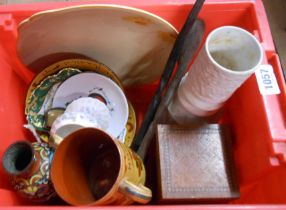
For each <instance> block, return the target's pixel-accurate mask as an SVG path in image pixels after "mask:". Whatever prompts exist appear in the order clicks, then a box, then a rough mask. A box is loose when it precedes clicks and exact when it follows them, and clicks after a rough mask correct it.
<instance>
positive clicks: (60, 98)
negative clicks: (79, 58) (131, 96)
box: [52, 72, 128, 138]
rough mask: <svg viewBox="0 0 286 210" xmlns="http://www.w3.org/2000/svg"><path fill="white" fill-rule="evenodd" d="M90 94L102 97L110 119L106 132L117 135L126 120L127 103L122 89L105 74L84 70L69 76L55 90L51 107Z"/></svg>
mask: <svg viewBox="0 0 286 210" xmlns="http://www.w3.org/2000/svg"><path fill="white" fill-rule="evenodd" d="M92 94H97V95H99V96H100V97H102V99H103V100H104V102H105V104H106V106H107V108H108V110H109V112H110V115H111V121H110V124H109V127H108V129H107V130H106V132H107V133H109V134H110V135H111V136H112V137H114V138H116V137H118V136H119V135H120V133H121V132H122V131H123V130H124V128H125V125H126V123H127V120H128V103H127V99H126V97H125V95H124V92H123V91H122V89H121V88H120V87H119V86H118V85H117V84H116V83H115V82H113V81H112V80H111V79H109V78H107V77H105V76H102V75H100V74H95V73H92V72H86V73H81V74H78V75H75V76H73V77H70V78H69V79H67V80H66V81H64V82H63V83H62V84H61V85H60V86H59V88H58V89H57V90H56V92H55V94H54V98H53V104H52V107H60V108H66V107H67V106H68V105H69V104H70V103H71V102H72V101H74V100H75V99H78V98H81V97H87V96H90V95H92Z"/></svg>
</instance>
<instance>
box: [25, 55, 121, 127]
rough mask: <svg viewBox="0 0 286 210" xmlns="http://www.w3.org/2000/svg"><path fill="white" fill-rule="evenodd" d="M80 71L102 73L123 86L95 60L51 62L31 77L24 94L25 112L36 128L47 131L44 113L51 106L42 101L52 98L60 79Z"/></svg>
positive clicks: (108, 70) (106, 68)
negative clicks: (25, 94)
mask: <svg viewBox="0 0 286 210" xmlns="http://www.w3.org/2000/svg"><path fill="white" fill-rule="evenodd" d="M63 69H65V70H64V71H63ZM68 69H70V70H68ZM79 69H80V70H79ZM62 71H63V72H62ZM82 71H92V72H95V73H99V74H102V75H104V76H106V77H108V78H110V79H112V80H113V81H114V82H116V84H117V85H118V86H119V87H121V88H123V87H122V84H121V82H120V80H119V79H118V77H117V76H116V75H115V74H114V73H113V72H112V71H111V70H110V69H109V68H108V67H106V66H105V65H103V64H101V63H98V62H96V61H91V60H87V59H68V60H63V61H60V62H57V63H55V64H52V65H51V66H49V67H47V68H45V69H44V70H43V71H42V72H40V73H39V74H38V75H37V76H36V77H35V78H34V79H33V81H32V82H31V84H30V87H29V89H28V92H27V96H26V107H25V114H26V115H27V118H28V121H29V122H30V123H31V124H32V125H33V126H34V127H35V128H36V129H37V130H42V131H47V128H46V126H45V119H44V114H45V112H46V111H47V110H48V109H49V108H51V106H50V105H47V103H44V102H45V101H50V100H51V99H52V97H53V93H54V91H55V89H56V88H57V86H58V85H59V84H60V83H61V82H62V81H64V80H65V79H67V78H68V77H69V76H72V75H75V74H77V73H80V72H82ZM59 72H61V73H59ZM56 83H57V84H56ZM46 98H47V99H46ZM48 104H50V103H48Z"/></svg>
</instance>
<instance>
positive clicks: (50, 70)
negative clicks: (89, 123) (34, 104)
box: [26, 59, 123, 114]
mask: <svg viewBox="0 0 286 210" xmlns="http://www.w3.org/2000/svg"><path fill="white" fill-rule="evenodd" d="M64 68H74V69H80V70H81V71H92V72H95V73H98V74H102V75H105V76H106V77H109V78H110V79H112V80H113V81H114V82H116V84H117V85H118V86H120V87H121V88H122V89H123V86H122V83H121V82H120V80H119V79H118V77H117V76H116V74H114V72H113V71H112V70H110V69H109V68H108V67H107V66H105V65H103V64H102V63H99V62H97V61H92V60H88V59H66V60H62V61H59V62H56V63H53V64H52V65H50V66H48V67H47V68H45V69H43V71H41V72H40V73H39V74H37V76H36V77H35V78H34V79H33V81H32V82H31V84H30V87H29V89H28V92H27V97H26V107H28V105H29V103H30V97H31V96H32V92H33V91H34V90H35V88H36V87H38V86H39V85H40V83H41V82H42V81H43V80H44V79H45V78H46V77H48V76H51V75H54V74H57V73H58V72H59V71H60V70H62V69H64ZM26 110H27V109H26ZM26 114H27V113H26Z"/></svg>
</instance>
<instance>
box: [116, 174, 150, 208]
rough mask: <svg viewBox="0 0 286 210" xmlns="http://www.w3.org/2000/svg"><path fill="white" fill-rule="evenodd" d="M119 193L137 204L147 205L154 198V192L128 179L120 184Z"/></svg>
mask: <svg viewBox="0 0 286 210" xmlns="http://www.w3.org/2000/svg"><path fill="white" fill-rule="evenodd" d="M119 191H120V192H121V193H122V194H124V195H125V196H127V197H129V198H130V199H132V200H133V201H135V202H138V203H142V204H146V203H148V202H149V201H150V200H151V198H152V191H151V190H150V189H149V188H147V187H145V186H144V185H142V184H139V185H136V184H134V183H132V182H130V181H128V180H127V179H125V180H123V181H122V182H121V183H120V186H119Z"/></svg>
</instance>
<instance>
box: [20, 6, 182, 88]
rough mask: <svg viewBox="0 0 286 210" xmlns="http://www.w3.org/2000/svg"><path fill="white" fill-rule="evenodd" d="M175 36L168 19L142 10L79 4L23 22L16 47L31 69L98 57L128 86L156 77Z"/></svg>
mask: <svg viewBox="0 0 286 210" xmlns="http://www.w3.org/2000/svg"><path fill="white" fill-rule="evenodd" d="M176 36H177V31H176V29H175V28H174V27H173V26H172V25H171V24H170V23H168V22H167V21H165V20H163V19H162V18H160V17H158V16H156V15H154V14H151V13H148V12H146V11H143V10H139V9H135V8H130V7H125V6H117V5H82V6H74V7H68V8H63V9H57V10H50V11H44V12H40V13H37V14H35V15H33V16H31V17H30V18H28V19H26V20H25V21H23V22H22V23H21V24H20V26H19V28H18V40H17V51H18V55H19V57H20V59H21V61H22V62H23V63H24V64H25V65H27V66H28V67H29V68H30V69H31V70H32V71H34V72H40V71H41V70H42V69H43V68H45V67H46V66H47V65H51V64H52V63H54V62H55V61H59V60H62V59H63V58H67V57H72V58H75V57H81V58H82V57H83V58H90V59H93V60H98V61H100V62H102V63H104V64H105V65H107V66H108V67H109V68H111V69H112V70H113V71H114V72H115V74H116V75H117V76H118V77H119V79H120V80H121V81H122V82H123V84H124V85H125V86H130V85H134V84H136V85H138V84H145V83H151V82H154V81H156V80H158V79H159V78H160V75H161V73H162V71H163V70H164V67H165V64H166V61H167V59H168V56H169V54H170V52H171V49H172V47H173V44H174V42H175V39H176ZM43 40H45V41H43Z"/></svg>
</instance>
